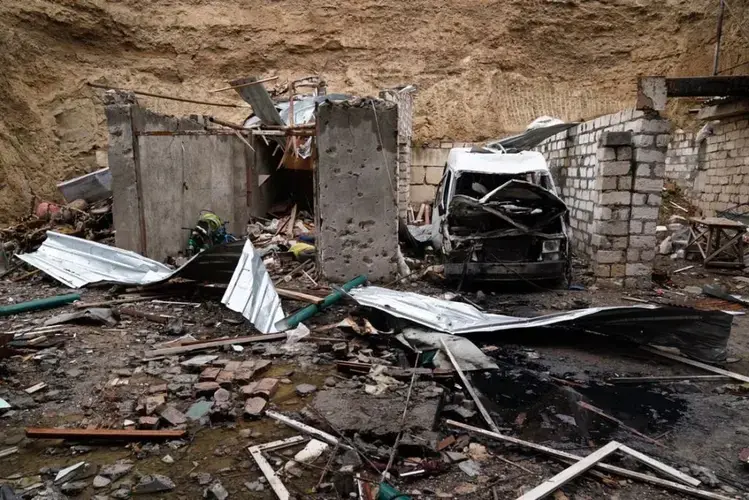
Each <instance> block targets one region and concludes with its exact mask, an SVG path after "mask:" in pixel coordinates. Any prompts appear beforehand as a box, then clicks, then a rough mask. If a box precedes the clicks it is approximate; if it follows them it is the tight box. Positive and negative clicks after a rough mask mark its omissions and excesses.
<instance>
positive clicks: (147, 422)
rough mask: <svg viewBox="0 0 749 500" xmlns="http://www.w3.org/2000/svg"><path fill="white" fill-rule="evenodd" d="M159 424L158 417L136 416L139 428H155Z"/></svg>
mask: <svg viewBox="0 0 749 500" xmlns="http://www.w3.org/2000/svg"><path fill="white" fill-rule="evenodd" d="M158 426H159V419H158V417H140V418H138V428H139V429H155V428H156V427H158Z"/></svg>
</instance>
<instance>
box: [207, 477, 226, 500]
mask: <svg viewBox="0 0 749 500" xmlns="http://www.w3.org/2000/svg"><path fill="white" fill-rule="evenodd" d="M203 498H208V499H209V500H226V499H227V498H229V492H228V491H226V488H224V486H223V485H222V484H221V483H220V482H218V481H216V482H215V483H213V484H212V485H210V486H209V487H208V488H206V490H205V492H204V493H203Z"/></svg>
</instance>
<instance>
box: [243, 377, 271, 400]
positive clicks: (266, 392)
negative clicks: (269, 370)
mask: <svg viewBox="0 0 749 500" xmlns="http://www.w3.org/2000/svg"><path fill="white" fill-rule="evenodd" d="M276 389H278V379H277V378H261V379H260V380H258V381H257V382H256V383H255V387H254V390H253V392H252V394H250V396H253V397H254V396H260V397H263V398H265V399H270V398H271V397H273V395H274V394H275V393H276Z"/></svg>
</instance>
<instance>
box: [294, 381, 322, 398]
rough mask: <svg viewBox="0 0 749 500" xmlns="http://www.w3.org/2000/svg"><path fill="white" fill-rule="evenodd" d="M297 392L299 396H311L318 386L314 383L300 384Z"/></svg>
mask: <svg viewBox="0 0 749 500" xmlns="http://www.w3.org/2000/svg"><path fill="white" fill-rule="evenodd" d="M295 390H296V393H297V395H299V396H302V397H304V396H309V395H310V394H313V393H314V392H316V391H317V387H316V386H314V385H312V384H299V385H298V386H296V389H295Z"/></svg>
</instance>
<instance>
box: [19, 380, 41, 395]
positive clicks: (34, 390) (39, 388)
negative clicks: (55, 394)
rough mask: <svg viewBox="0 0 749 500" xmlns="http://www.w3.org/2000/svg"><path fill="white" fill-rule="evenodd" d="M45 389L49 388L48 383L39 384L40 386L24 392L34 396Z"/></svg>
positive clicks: (28, 388) (33, 386)
mask: <svg viewBox="0 0 749 500" xmlns="http://www.w3.org/2000/svg"><path fill="white" fill-rule="evenodd" d="M45 387H47V384H46V383H44V382H39V383H38V384H34V385H32V386H31V387H27V388H26V389H24V390H23V392H25V393H26V394H34V393H35V392H39V391H41V390H42V389H44V388H45Z"/></svg>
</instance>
